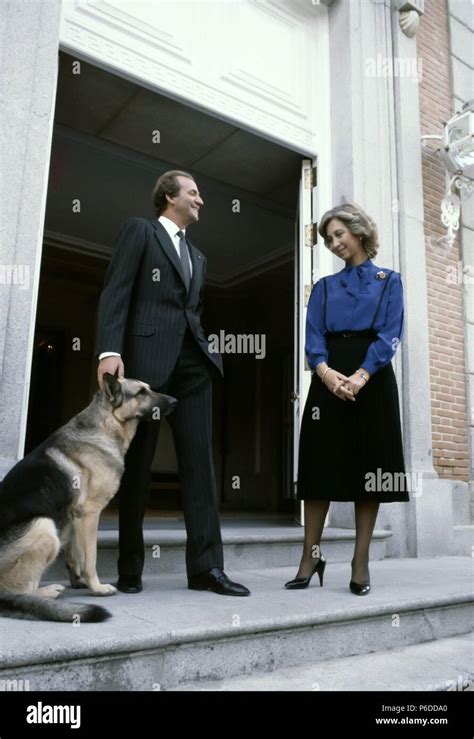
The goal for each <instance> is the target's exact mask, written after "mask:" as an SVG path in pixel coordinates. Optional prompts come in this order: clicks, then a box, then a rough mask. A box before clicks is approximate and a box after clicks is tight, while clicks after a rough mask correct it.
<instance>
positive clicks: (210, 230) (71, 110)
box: [46, 53, 302, 284]
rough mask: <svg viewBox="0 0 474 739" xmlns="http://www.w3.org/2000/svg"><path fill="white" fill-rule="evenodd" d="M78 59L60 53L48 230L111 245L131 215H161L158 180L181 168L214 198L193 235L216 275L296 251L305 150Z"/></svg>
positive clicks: (250, 269)
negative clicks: (155, 196) (155, 194)
mask: <svg viewBox="0 0 474 739" xmlns="http://www.w3.org/2000/svg"><path fill="white" fill-rule="evenodd" d="M74 61H75V60H74V59H73V57H71V56H68V55H67V54H63V53H61V54H60V70H59V79H58V91H57V100H56V115H55V129H54V136H53V148H52V160H51V171H50V182H49V190H48V202H47V213H46V229H47V232H49V233H52V234H55V235H62V238H63V240H64V241H67V239H68V238H69V239H70V240H71V243H73V244H76V245H80V243H84V244H88V245H89V246H90V247H91V248H92V247H93V245H94V244H96V245H98V246H99V247H110V246H111V245H112V244H113V242H114V240H115V237H116V234H117V232H118V231H119V229H120V226H121V224H122V223H123V221H124V220H126V219H127V218H128V217H131V216H136V215H139V216H140V215H141V216H145V217H149V218H152V217H153V216H154V213H153V209H152V206H151V201H150V193H151V190H152V188H153V185H154V182H155V181H156V179H157V177H158V176H159V175H160V174H161V173H162V172H163V171H165V170H166V169H171V168H179V169H185V170H189V171H190V172H191V173H192V174H193V175H194V176H195V177H196V180H197V182H198V185H199V188H200V191H201V194H202V196H203V199H204V201H205V207H204V208H203V209H202V211H201V220H200V223H199V224H196V225H193V226H192V232H191V229H190V232H189V236H190V238H191V240H192V241H193V242H195V243H196V245H197V246H198V247H199V248H200V249H202V251H203V252H204V253H205V254H206V255H207V257H208V260H209V273H210V275H211V276H212V278H213V279H214V280H215V281H216V282H217V283H223V284H225V283H228V282H229V281H232V280H234V281H235V280H238V279H239V276H240V278H241V279H244V278H245V275H246V274H252V273H255V270H259V269H260V270H261V271H264V270H265V269H266V268H268V267H270V266H271V264H272V263H273V262H274V261H275V260H276V261H278V259H280V260H281V258H283V257H284V255H285V253H286V254H289V253H291V252H292V251H293V239H294V219H295V213H296V202H297V193H298V183H299V176H300V167H301V159H302V157H301V155H299V154H297V153H295V152H293V151H290V150H288V149H285V148H284V147H282V146H280V145H278V144H276V143H273V142H271V141H268V140H266V139H263V138H261V137H259V136H256V135H254V134H252V133H250V132H248V131H244V130H242V129H241V128H239V127H237V126H235V125H232V124H231V123H229V122H226V121H224V120H220V119H218V118H216V117H213V116H210V115H208V114H207V113H204V112H202V111H199V110H196V109H194V108H191V107H189V106H187V105H185V104H183V103H182V102H178V101H177V100H172V99H170V98H168V97H165V96H163V95H160V94H158V93H156V92H154V91H151V90H148V89H144V88H143V87H140V86H138V85H137V84H135V83H134V82H131V81H129V80H125V79H123V78H121V77H117V76H115V75H113V74H111V73H109V72H107V71H105V70H103V69H100V68H98V67H95V66H93V65H90V64H88V63H86V62H83V61H81V62H80V73H79V74H75V73H74V69H73V62H74ZM76 61H77V60H76ZM73 200H76V201H80V212H79V213H78V212H74V211H73V208H72V201H73ZM236 202H238V206H236V205H235V203H236ZM265 265H267V267H266V266H265Z"/></svg>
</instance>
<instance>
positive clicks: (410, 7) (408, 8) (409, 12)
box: [394, 0, 425, 38]
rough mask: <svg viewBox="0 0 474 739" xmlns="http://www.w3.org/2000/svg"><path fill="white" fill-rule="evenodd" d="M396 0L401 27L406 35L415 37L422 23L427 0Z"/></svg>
mask: <svg viewBox="0 0 474 739" xmlns="http://www.w3.org/2000/svg"><path fill="white" fill-rule="evenodd" d="M394 2H395V8H396V9H397V10H398V13H399V19H398V22H399V24H400V28H401V29H402V31H403V33H404V34H405V36H408V37H409V38H413V36H415V34H416V32H417V30H418V26H419V25H420V17H421V16H422V15H423V13H424V11H425V0H394Z"/></svg>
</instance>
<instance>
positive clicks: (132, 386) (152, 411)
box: [103, 372, 178, 423]
mask: <svg viewBox="0 0 474 739" xmlns="http://www.w3.org/2000/svg"><path fill="white" fill-rule="evenodd" d="M103 380H104V387H105V392H104V395H105V397H106V398H107V400H108V401H109V402H110V404H111V406H112V408H113V412H114V416H115V418H117V419H118V420H119V421H121V422H122V423H124V422H125V421H130V420H131V419H133V418H138V419H141V418H154V419H155V420H156V419H160V418H161V417H162V416H167V415H168V413H171V411H172V410H173V409H174V407H175V405H176V404H177V402H178V401H177V400H176V398H172V397H171V396H170V395H163V394H162V393H155V392H153V390H151V388H150V386H149V385H147V383H146V382H142V381H141V380H130V379H127V378H124V379H123V380H118V379H117V378H116V377H115V375H111V374H109V373H108V372H106V373H105V374H104V377H103Z"/></svg>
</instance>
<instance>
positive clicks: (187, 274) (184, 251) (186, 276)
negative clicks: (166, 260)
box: [178, 231, 191, 292]
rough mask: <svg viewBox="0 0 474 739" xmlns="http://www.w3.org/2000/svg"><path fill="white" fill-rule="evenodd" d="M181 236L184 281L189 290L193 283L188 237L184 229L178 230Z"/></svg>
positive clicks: (180, 246) (180, 252) (180, 247)
mask: <svg viewBox="0 0 474 739" xmlns="http://www.w3.org/2000/svg"><path fill="white" fill-rule="evenodd" d="M178 236H179V258H180V259H181V267H182V270H183V277H184V283H185V285H186V290H188V292H189V285H190V284H191V270H190V269H189V257H188V247H187V245H186V237H185V235H184V233H183V232H182V231H178Z"/></svg>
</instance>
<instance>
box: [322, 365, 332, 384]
mask: <svg viewBox="0 0 474 739" xmlns="http://www.w3.org/2000/svg"><path fill="white" fill-rule="evenodd" d="M330 369H331V368H330V367H326V369H325V370H324V372H323V376H322V377H321V382H324V378H325V377H326V372H329V370H330Z"/></svg>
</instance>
